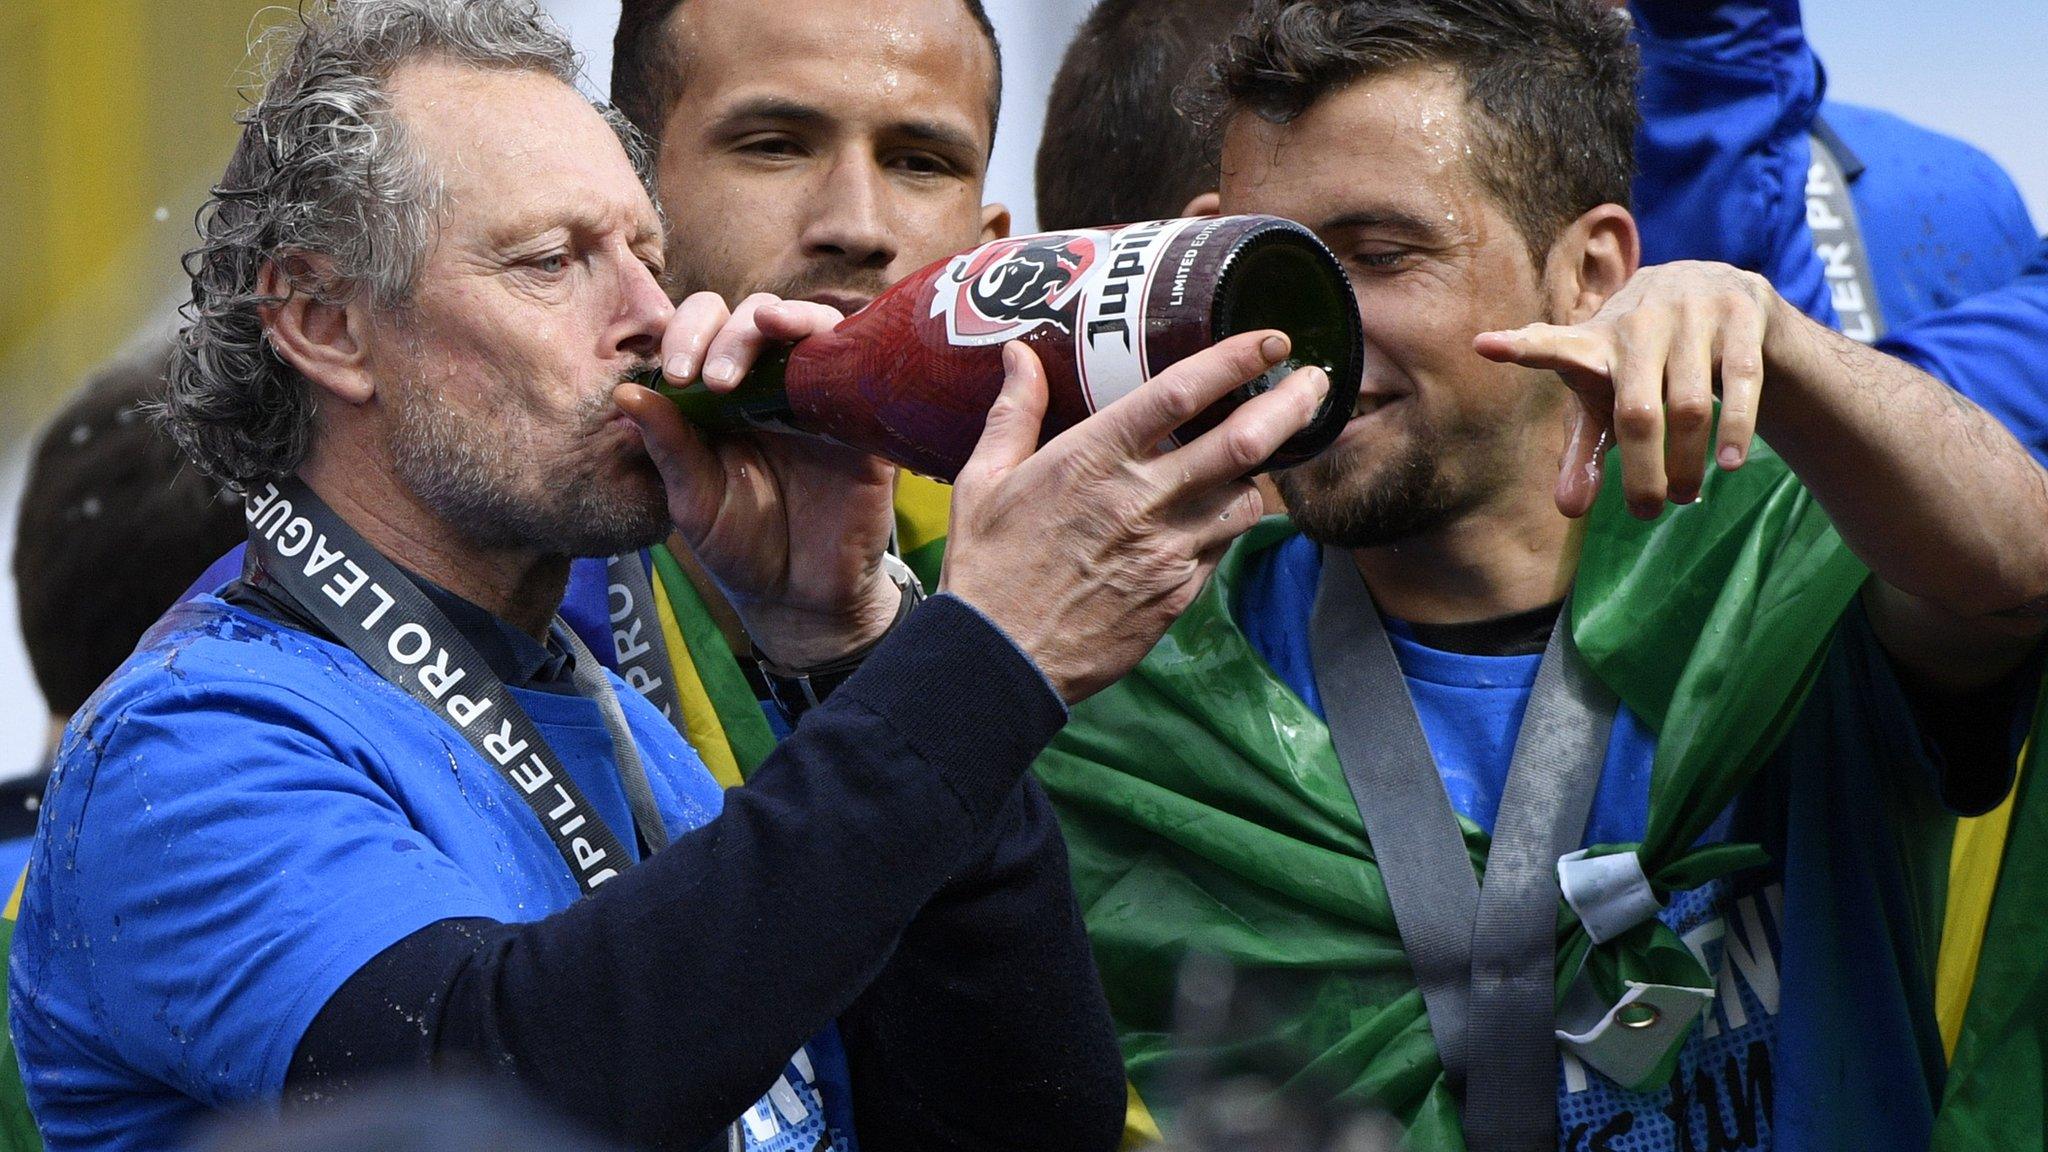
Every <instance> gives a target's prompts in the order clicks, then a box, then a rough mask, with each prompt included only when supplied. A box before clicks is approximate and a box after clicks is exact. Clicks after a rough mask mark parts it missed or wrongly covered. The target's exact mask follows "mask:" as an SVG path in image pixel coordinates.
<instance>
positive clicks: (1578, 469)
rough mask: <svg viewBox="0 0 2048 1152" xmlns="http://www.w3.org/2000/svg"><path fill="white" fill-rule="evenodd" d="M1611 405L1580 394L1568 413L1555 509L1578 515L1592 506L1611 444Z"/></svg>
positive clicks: (1570, 515)
mask: <svg viewBox="0 0 2048 1152" xmlns="http://www.w3.org/2000/svg"><path fill="white" fill-rule="evenodd" d="M1612 412H1613V409H1612V408H1611V407H1609V406H1606V405H1601V406H1597V407H1596V406H1594V405H1592V404H1589V403H1587V402H1586V401H1585V400H1584V398H1583V397H1582V398H1581V401H1580V406H1579V409H1578V411H1577V412H1576V413H1575V414H1574V415H1573V417H1572V430H1571V435H1570V437H1569V438H1568V439H1567V440H1566V442H1565V449H1564V463H1563V464H1562V465H1561V466H1560V467H1559V469H1558V473H1557V491H1556V493H1555V496H1556V499H1557V510H1558V511H1559V512H1562V513H1564V514H1565V515H1566V516H1569V517H1571V518H1573V519H1575V520H1576V519H1578V518H1579V517H1581V516H1584V515H1585V514H1586V513H1588V512H1590V511H1592V510H1593V500H1594V498H1595V497H1597V496H1599V495H1600V483H1601V480H1602V479H1603V478H1604V475H1605V471H1606V467H1607V450H1608V449H1609V448H1611V447H1613V445H1614V430H1613V427H1612V426H1611V425H1610V423H1609V416H1610V414H1611V413H1612Z"/></svg>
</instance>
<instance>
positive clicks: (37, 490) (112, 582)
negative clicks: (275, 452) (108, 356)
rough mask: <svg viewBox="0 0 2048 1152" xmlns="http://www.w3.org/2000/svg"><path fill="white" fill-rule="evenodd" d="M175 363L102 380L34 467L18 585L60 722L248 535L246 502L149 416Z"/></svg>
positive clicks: (56, 429) (150, 363) (38, 668)
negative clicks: (201, 576)
mask: <svg viewBox="0 0 2048 1152" xmlns="http://www.w3.org/2000/svg"><path fill="white" fill-rule="evenodd" d="M168 358H169V356H168V353H159V354H154V355H152V356H150V357H149V358H148V359H146V360H139V361H135V362H131V363H124V364H119V365H115V366H112V367H109V368H106V369H103V370H101V371H100V373H99V374H97V375H95V376H94V377H93V378H92V379H90V380H89V381H87V382H86V384H85V385H84V387H82V388H81V389H79V391H78V393H77V394H76V395H75V396H74V397H73V398H72V399H71V401H70V402H69V403H67V404H66V405H65V406H64V408H63V409H62V410H60V411H59V412H58V413H57V415H56V416H55V417H54V418H52V419H51V421H50V423H49V426H48V427H47V428H45V429H44V430H43V434H42V437H41V439H39V440H38V441H37V443H36V447H35V455H34V456H33V458H31V460H30V462H29V469H28V485H27V487H26V489H25V490H24V491H23V493H22V497H21V518H20V520H19V522H18V524H17V527H16V532H15V540H14V582H15V588H16V591H17V593H18V595H19V596H20V606H21V631H22V636H23V638H24V639H25V640H26V641H27V642H28V658H29V664H30V665H31V666H32V667H33V668H34V669H35V674H36V683H37V684H38V685H40V686H41V687H42V690H43V698H44V699H45V700H46V701H47V702H48V703H49V706H50V711H51V713H52V714H54V715H69V714H70V713H72V712H75V711H77V710H78V707H79V705H81V704H83V703H85V699H86V697H88V696H90V695H92V692H93V689H95V688H97V687H99V685H100V681H102V680H105V679H106V678H107V677H108V676H110V675H112V674H113V671H114V669H116V668H118V667H120V665H121V661H123V660H125V659H127V658H128V654H129V653H130V652H131V651H133V650H134V648H135V644H136V641H138V640H140V639H141V638H142V634H143V633H144V632H146V631H148V630H149V626H150V625H151V624H152V623H154V622H155V621H156V618H157V617H158V616H161V615H162V614H163V611H164V609H166V608H169V607H170V606H171V605H172V604H173V603H175V602H176V601H177V599H178V596H179V594H181V593H183V592H184V591H185V589H186V587H187V586H188V585H190V584H191V583H192V581H194V580H196V579H198V578H199V574H200V573H202V572H204V571H206V567H207V565H209V564H211V563H213V562H214V561H215V560H218V559H219V558H220V557H221V555H222V554H224V553H225V552H227V550H228V549H230V548H232V547H234V546H235V544H236V543H237V542H239V541H240V540H241V539H242V536H243V527H242V510H241V502H240V501H239V500H238V499H236V498H235V497H234V496H233V495H232V494H226V493H223V492H222V491H221V489H220V488H219V486H217V485H216V484H214V483H213V482H211V481H209V480H207V479H206V477H205V476H203V475H201V473H200V472H199V470H198V469H197V468H194V467H192V466H191V465H190V464H188V463H187V462H186V461H185V459H184V457H182V456H181V455H179V453H178V449H177V446H176V445H175V444H173V443H172V442H171V439H170V437H169V436H168V435H166V434H165V433H164V430H163V429H162V428H161V427H160V426H159V425H158V424H157V422H156V421H155V420H154V419H152V418H151V416H150V413H149V411H148V409H150V408H152V407H153V406H155V405H157V404H159V403H161V402H162V400H163V394H164V383H163V379H164V364H165V362H166V361H167V360H168Z"/></svg>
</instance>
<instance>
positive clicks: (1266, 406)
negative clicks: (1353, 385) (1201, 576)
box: [1147, 366, 1330, 491]
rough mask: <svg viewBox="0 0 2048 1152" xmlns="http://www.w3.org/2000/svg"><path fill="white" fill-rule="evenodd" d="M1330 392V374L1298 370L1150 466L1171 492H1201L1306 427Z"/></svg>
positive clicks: (1267, 455)
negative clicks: (1165, 482)
mask: <svg viewBox="0 0 2048 1152" xmlns="http://www.w3.org/2000/svg"><path fill="white" fill-rule="evenodd" d="M1329 394H1330V377H1329V375H1328V374H1327V373H1325V372H1324V371H1323V370H1322V369H1321V368H1317V367H1313V366H1311V367H1308V368H1298V369H1296V370H1294V371H1293V372H1290V373H1288V374H1287V378H1286V379H1285V380H1282V381H1281V382H1280V385H1279V387H1277V388H1274V389H1273V390H1271V391H1269V392H1266V393H1265V394H1263V395H1260V396H1255V397H1253V398H1252V399H1250V400H1247V401H1246V402H1245V403H1244V404H1242V405H1240V406H1239V407H1238V409H1237V410H1236V411H1235V412H1232V413H1231V414H1230V416H1229V417H1228V418H1226V419H1225V420H1224V421H1223V423H1221V424H1218V425H1217V426H1216V427H1214V428H1211V429H1209V430H1208V431H1207V432H1204V433H1202V435H1200V436H1198V437H1196V438H1195V440H1194V442H1193V443H1191V444H1188V445H1186V446H1185V447H1181V448H1176V449H1174V450H1173V451H1171V452H1168V453H1167V454H1165V455H1163V456H1160V457H1158V458H1157V459H1155V460H1153V461H1151V462H1150V463H1149V464H1148V465H1147V467H1148V468H1149V469H1151V470H1152V471H1154V472H1155V473H1157V474H1158V475H1160V476H1161V477H1163V478H1165V479H1166V481H1167V488H1168V491H1173V490H1174V489H1180V490H1184V491H1201V490H1204V489H1208V488H1212V487H1214V486H1215V485H1217V484H1220V483H1223V482H1224V481H1229V480H1236V479H1238V478H1239V477H1242V476H1244V475H1245V474H1247V473H1249V472H1250V471H1251V470H1252V469H1254V468H1257V467H1258V466H1259V465H1261V464H1263V463H1265V462H1266V460H1267V459H1268V458H1270V457H1271V456H1272V455H1273V453H1275V452H1277V451H1279V449H1280V446H1281V445H1282V444H1285V443H1287V440H1288V438H1289V437H1291V436H1293V435H1294V434H1295V433H1296V432H1299V431H1301V430H1302V429H1303V428H1306V427H1308V422H1309V421H1310V420H1313V419H1314V418H1315V414H1316V409H1317V408H1319V407H1321V406H1322V403H1323V397H1325V396H1328V395H1329Z"/></svg>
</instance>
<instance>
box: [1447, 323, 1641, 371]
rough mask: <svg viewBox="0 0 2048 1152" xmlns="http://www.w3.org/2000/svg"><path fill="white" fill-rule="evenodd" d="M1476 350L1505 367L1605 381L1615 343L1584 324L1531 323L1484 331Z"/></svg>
mask: <svg viewBox="0 0 2048 1152" xmlns="http://www.w3.org/2000/svg"><path fill="white" fill-rule="evenodd" d="M1472 350H1473V351H1474V352H1477V353H1479V354H1480V355H1481V356H1484V357H1486V358H1487V359H1488V360H1493V361H1496V362H1498V363H1502V364H1520V365H1522V366H1524V367H1526V368H1542V369H1547V370H1548V371H1551V372H1563V373H1566V374H1568V375H1590V376H1598V377H1601V378H1603V379H1604V378H1606V376H1607V375H1608V369H1609V365H1610V363H1611V358H1612V355H1613V344H1612V341H1611V340H1610V339H1609V338H1608V337H1607V336H1606V335H1605V333H1604V331H1603V330H1601V329H1595V328H1591V327H1588V326H1586V325H1583V324H1571V325H1565V324H1529V325H1526V326H1524V327H1521V328H1514V329H1509V330H1507V331H1504V332H1481V333H1480V334H1479V335H1477V336H1475V337H1473V338H1472Z"/></svg>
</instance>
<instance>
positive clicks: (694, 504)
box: [612, 384, 724, 546]
mask: <svg viewBox="0 0 2048 1152" xmlns="http://www.w3.org/2000/svg"><path fill="white" fill-rule="evenodd" d="M612 400H613V402H614V403H616V404H617V405H618V406H619V410H620V411H622V412H624V413H625V414H626V415H627V416H628V417H630V418H631V419H632V421H633V423H634V424H635V425H637V426H639V429H640V439H641V441H642V442H643V443H644V444H645V445H646V446H647V455H648V458H649V459H651V460H653V461H654V467H655V470H656V471H658V472H660V473H661V480H662V486H663V488H664V489H666V491H667V493H668V505H669V516H670V518H671V519H672V520H673V521H674V522H675V526H676V531H678V532H681V533H682V535H683V539H684V540H686V541H688V542H690V543H691V544H692V545H693V546H694V545H695V544H696V543H697V542H698V541H700V540H702V539H703V537H704V536H705V534H706V533H708V532H709V531H710V530H711V524H712V521H713V519H714V518H715V517H716V516H717V514H718V506H719V503H720V500H721V493H722V492H723V490H724V480H723V466H722V465H721V464H720V463H719V460H718V457H717V456H716V455H715V454H714V453H713V452H712V451H711V449H710V447H709V446H708V445H706V444H705V442H704V438H703V436H702V435H700V434H699V433H698V432H697V430H696V429H695V428H693V427H691V426H690V422H689V421H687V420H685V419H683V414H682V412H681V411H680V410H678V409H677V408H676V406H675V405H674V404H672V403H670V402H669V401H668V400H667V399H666V398H665V397H663V396H662V395H661V394H660V393H658V392H653V391H650V390H648V389H646V388H642V387H641V386H640V385H638V384H621V385H619V386H618V387H616V388H614V389H612Z"/></svg>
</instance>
